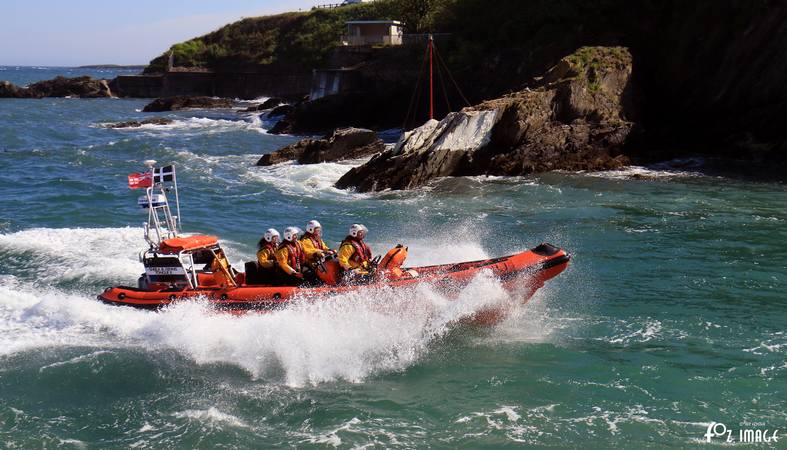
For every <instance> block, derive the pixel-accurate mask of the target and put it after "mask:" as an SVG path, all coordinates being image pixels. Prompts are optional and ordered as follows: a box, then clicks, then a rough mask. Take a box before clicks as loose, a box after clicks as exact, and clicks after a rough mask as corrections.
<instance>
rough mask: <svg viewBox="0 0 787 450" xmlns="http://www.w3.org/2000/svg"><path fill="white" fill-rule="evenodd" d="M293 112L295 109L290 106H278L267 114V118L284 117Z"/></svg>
mask: <svg viewBox="0 0 787 450" xmlns="http://www.w3.org/2000/svg"><path fill="white" fill-rule="evenodd" d="M293 110H295V107H294V106H292V105H279V106H277V107H275V108H273V109H272V110H271V112H269V113H268V117H278V116H284V115H287V114H289V113H290V112H292V111H293ZM274 134H275V133H274Z"/></svg>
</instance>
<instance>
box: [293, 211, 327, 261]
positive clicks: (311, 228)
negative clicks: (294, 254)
mask: <svg viewBox="0 0 787 450" xmlns="http://www.w3.org/2000/svg"><path fill="white" fill-rule="evenodd" d="M300 242H301V246H302V247H303V253H305V254H306V261H307V263H308V264H311V265H314V264H316V263H317V262H318V261H319V260H320V259H321V258H322V257H324V256H327V255H328V254H330V253H333V250H331V249H330V247H328V246H327V245H326V244H325V241H323V240H322V225H320V222H317V221H316V220H310V221H309V223H307V224H306V232H305V233H303V236H302V237H301V239H300Z"/></svg>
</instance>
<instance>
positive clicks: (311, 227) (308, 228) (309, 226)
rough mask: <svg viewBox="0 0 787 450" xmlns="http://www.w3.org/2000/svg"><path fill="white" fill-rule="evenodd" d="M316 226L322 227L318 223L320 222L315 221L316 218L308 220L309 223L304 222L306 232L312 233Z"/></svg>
mask: <svg viewBox="0 0 787 450" xmlns="http://www.w3.org/2000/svg"><path fill="white" fill-rule="evenodd" d="M317 228H322V225H320V222H317V221H316V220H310V221H309V223H307V224H306V232H307V233H312V234H313V233H314V230H315V229H317Z"/></svg>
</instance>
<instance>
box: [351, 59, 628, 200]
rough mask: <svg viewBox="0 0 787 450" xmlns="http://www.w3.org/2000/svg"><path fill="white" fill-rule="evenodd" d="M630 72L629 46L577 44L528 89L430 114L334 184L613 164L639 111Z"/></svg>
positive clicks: (395, 184)
mask: <svg viewBox="0 0 787 450" xmlns="http://www.w3.org/2000/svg"><path fill="white" fill-rule="evenodd" d="M631 75H632V58H631V54H630V53H629V51H628V50H627V49H625V48H623V47H583V48H581V49H579V50H578V51H577V52H575V53H573V54H572V55H570V56H567V57H565V58H563V59H562V60H561V61H560V62H559V63H558V64H557V65H556V66H554V67H553V68H552V69H550V70H549V71H548V72H547V73H546V74H545V75H544V77H543V78H542V79H541V80H540V81H539V85H538V86H536V87H534V88H533V89H525V90H522V91H519V92H516V93H513V94H510V95H507V96H505V97H502V98H499V99H495V100H491V101H487V102H483V103H480V104H478V105H476V106H473V107H470V108H465V109H463V110H462V111H460V112H456V113H450V114H448V115H447V116H446V117H445V118H444V119H443V120H441V121H439V122H438V121H435V120H432V121H429V122H427V123H426V124H425V125H423V126H421V127H419V128H416V129H414V130H412V131H410V132H408V133H405V134H404V136H403V137H402V138H401V139H400V141H399V143H398V144H397V145H396V147H395V148H393V149H392V150H390V151H386V152H383V153H382V154H380V155H378V156H376V157H374V158H372V159H371V160H370V161H369V162H368V163H366V164H364V165H362V166H360V167H357V168H354V169H352V170H351V171H350V172H348V173H347V174H345V175H344V176H342V178H341V179H339V181H338V182H337V184H336V185H337V187H339V188H355V189H357V190H360V191H377V190H383V189H409V188H413V187H417V186H421V185H423V184H425V183H427V182H429V181H430V180H432V179H434V178H436V177H443V176H454V175H479V174H489V175H523V174H527V173H531V172H539V171H546V170H555V169H566V170H600V169H609V168H615V167H619V166H621V165H622V164H625V163H626V161H627V159H626V157H625V156H623V155H622V153H623V149H624V145H625V144H626V141H627V140H628V139H629V138H630V137H631V136H632V132H633V131H635V130H636V126H635V123H634V120H636V119H637V118H638V116H639V115H638V112H637V110H636V99H635V95H636V88H635V86H634V85H633V83H632V77H631Z"/></svg>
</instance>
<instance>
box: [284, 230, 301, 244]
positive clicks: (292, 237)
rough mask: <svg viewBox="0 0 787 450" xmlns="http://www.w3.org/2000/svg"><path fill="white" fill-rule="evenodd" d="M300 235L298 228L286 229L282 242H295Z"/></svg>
mask: <svg viewBox="0 0 787 450" xmlns="http://www.w3.org/2000/svg"><path fill="white" fill-rule="evenodd" d="M300 233H301V229H300V228H298V227H287V228H285V229H284V240H285V241H290V242H293V241H296V240H298V235H299V234H300Z"/></svg>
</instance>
